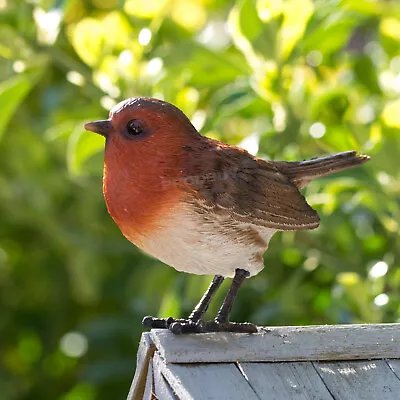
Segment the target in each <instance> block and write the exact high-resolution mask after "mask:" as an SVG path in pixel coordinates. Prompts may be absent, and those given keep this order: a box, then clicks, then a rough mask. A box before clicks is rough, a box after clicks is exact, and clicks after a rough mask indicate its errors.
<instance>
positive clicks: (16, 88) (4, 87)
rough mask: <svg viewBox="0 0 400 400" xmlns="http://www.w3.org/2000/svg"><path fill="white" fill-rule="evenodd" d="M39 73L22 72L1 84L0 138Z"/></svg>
mask: <svg viewBox="0 0 400 400" xmlns="http://www.w3.org/2000/svg"><path fill="white" fill-rule="evenodd" d="M37 78H38V75H37V74H33V73H31V74H20V75H17V76H15V77H13V78H10V79H8V80H6V81H4V82H2V83H1V84H0V110H1V112H0V140H1V139H2V136H3V135H4V132H5V129H6V128H7V125H8V123H9V121H10V120H11V118H12V117H13V116H14V113H15V111H16V110H17V109H18V107H19V105H20V104H21V102H22V101H23V100H24V98H25V96H26V95H27V94H28V93H29V91H30V90H31V89H32V87H33V86H34V84H35V81H36V80H37Z"/></svg>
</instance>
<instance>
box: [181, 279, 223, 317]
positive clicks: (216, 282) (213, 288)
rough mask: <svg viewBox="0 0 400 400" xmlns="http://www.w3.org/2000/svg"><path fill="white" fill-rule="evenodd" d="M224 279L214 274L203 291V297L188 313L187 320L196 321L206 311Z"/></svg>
mask: <svg viewBox="0 0 400 400" xmlns="http://www.w3.org/2000/svg"><path fill="white" fill-rule="evenodd" d="M223 281H224V277H223V276H221V275H215V276H214V278H213V280H212V281H211V284H210V286H209V287H208V289H207V290H206V292H205V293H204V295H203V297H202V298H201V299H200V301H199V303H198V304H197V306H196V307H195V308H194V309H193V311H192V312H191V313H190V315H189V320H191V321H192V322H195V323H196V322H198V321H199V320H200V318H201V317H202V316H203V314H204V313H205V312H206V311H207V309H208V306H209V305H210V303H211V300H212V299H213V297H214V295H215V293H216V292H217V289H218V288H219V287H220V286H221V283H222V282H223Z"/></svg>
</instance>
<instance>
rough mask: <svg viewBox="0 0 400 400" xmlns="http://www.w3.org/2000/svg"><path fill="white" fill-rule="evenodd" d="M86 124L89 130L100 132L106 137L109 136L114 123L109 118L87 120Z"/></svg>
mask: <svg viewBox="0 0 400 400" xmlns="http://www.w3.org/2000/svg"><path fill="white" fill-rule="evenodd" d="M84 126H85V129H86V130H87V131H92V132H94V133H98V134H99V135H103V136H104V137H107V136H108V134H109V133H110V131H111V130H112V124H111V121H110V120H109V119H105V120H101V121H93V122H87V123H86V124H85V125H84Z"/></svg>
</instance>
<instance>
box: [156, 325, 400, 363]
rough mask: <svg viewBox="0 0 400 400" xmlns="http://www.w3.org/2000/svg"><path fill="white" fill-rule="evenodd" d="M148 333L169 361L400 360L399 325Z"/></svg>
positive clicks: (161, 330) (157, 331) (158, 331)
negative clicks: (180, 333) (188, 333)
mask: <svg viewBox="0 0 400 400" xmlns="http://www.w3.org/2000/svg"><path fill="white" fill-rule="evenodd" d="M150 335H151V339H152V340H153V342H154V344H155V345H156V347H157V349H158V350H159V352H160V354H161V356H162V357H163V358H164V359H165V360H166V361H167V362H168V363H199V362H209V363H212V362H234V361H241V362H246V361H253V362H256V361H314V360H352V359H356V360H362V359H379V358H400V324H379V325H335V326H301V327H300V326H299V327H295V326H287V327H270V328H260V329H259V333H257V334H240V333H221V332H220V333H202V334H192V335H180V336H176V335H173V334H172V333H171V332H169V331H168V330H164V329H155V330H152V331H151V332H150Z"/></svg>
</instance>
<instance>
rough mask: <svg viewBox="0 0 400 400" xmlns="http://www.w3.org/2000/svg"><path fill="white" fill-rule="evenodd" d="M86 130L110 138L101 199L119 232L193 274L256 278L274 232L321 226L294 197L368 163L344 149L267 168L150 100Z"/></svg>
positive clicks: (128, 104) (126, 105) (121, 108)
mask: <svg viewBox="0 0 400 400" xmlns="http://www.w3.org/2000/svg"><path fill="white" fill-rule="evenodd" d="M85 128H86V129H87V130H91V131H94V132H97V133H100V134H102V135H104V136H105V137H106V146H105V162H104V196H105V200H106V203H107V207H108V210H109V213H110V214H111V216H112V217H113V219H114V221H115V222H116V223H117V225H118V226H119V228H120V229H121V231H122V233H123V234H124V235H125V236H126V237H127V238H128V239H129V240H130V241H131V242H132V243H134V244H135V245H136V246H138V247H139V248H141V249H143V250H144V251H146V252H147V253H149V254H151V255H152V256H154V257H156V258H158V259H159V260H161V261H163V262H164V263H166V264H168V265H170V266H172V267H174V268H176V269H177V270H179V271H185V272H189V273H192V274H214V275H222V276H225V277H232V276H233V275H234V273H235V270H236V269H237V268H242V269H244V270H246V271H249V272H250V275H255V274H257V273H258V272H259V271H260V270H261V269H262V268H263V257H262V256H263V253H264V252H265V251H266V250H267V247H268V242H269V240H270V239H271V237H272V235H273V234H274V233H275V232H277V231H284V230H299V229H314V228H316V227H317V226H318V225H319V217H318V215H317V213H316V212H315V211H314V210H313V209H312V208H311V207H310V206H309V205H308V204H307V202H306V200H305V199H304V197H303V196H302V195H301V193H300V192H299V189H300V188H301V187H303V186H304V185H305V184H307V183H308V182H309V181H310V180H311V179H313V178H316V177H319V176H324V175H328V174H331V173H333V172H336V171H340V170H344V169H348V168H352V167H355V166H357V165H360V164H362V163H364V162H365V161H367V160H368V159H369V157H367V156H359V155H356V153H355V152H354V151H348V152H344V153H338V154H334V155H331V156H327V157H323V158H317V159H312V160H309V161H303V162H283V161H280V162H271V161H265V160H262V159H259V158H257V157H254V156H252V155H250V154H249V153H248V152H246V151H245V150H243V149H240V148H238V147H235V146H230V145H227V144H224V143H222V142H219V141H216V140H212V139H210V138H207V137H204V136H202V135H200V134H199V133H198V132H197V131H196V129H195V128H194V127H193V125H192V124H191V123H190V121H189V119H188V118H187V117H186V116H185V115H184V114H183V113H182V112H181V111H180V110H179V109H178V108H176V107H175V106H173V105H171V104H169V103H167V102H164V101H161V100H156V99H151V98H131V99H127V100H125V101H123V102H121V103H119V104H118V105H116V106H115V107H114V108H113V109H112V110H111V112H110V116H109V119H108V120H104V121H95V122H90V123H88V124H86V125H85Z"/></svg>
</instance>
